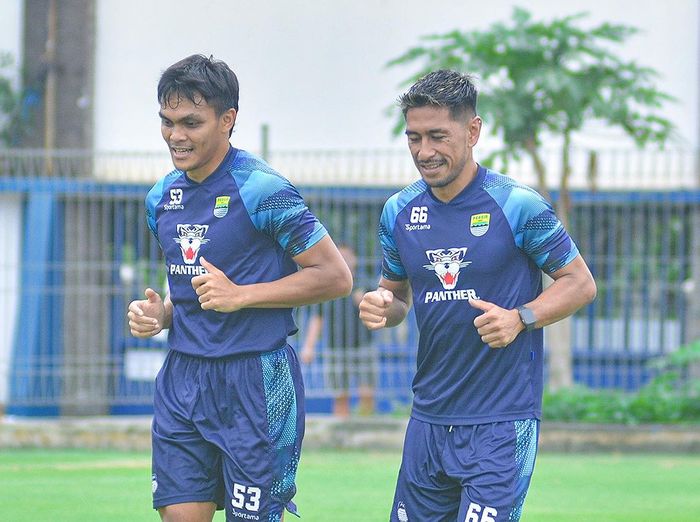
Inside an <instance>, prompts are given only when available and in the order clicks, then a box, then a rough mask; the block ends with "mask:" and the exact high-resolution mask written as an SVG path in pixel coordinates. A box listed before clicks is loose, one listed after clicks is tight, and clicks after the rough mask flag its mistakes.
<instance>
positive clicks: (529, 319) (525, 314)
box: [518, 306, 537, 330]
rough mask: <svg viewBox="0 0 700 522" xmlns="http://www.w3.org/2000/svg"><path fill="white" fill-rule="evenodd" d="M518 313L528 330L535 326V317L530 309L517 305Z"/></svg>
mask: <svg viewBox="0 0 700 522" xmlns="http://www.w3.org/2000/svg"><path fill="white" fill-rule="evenodd" d="M518 313H519V314H520V319H521V320H522V322H523V324H524V325H525V326H526V328H527V329H528V330H532V329H533V328H534V327H535V323H536V322H537V319H536V318H535V314H534V313H533V311H532V310H530V309H529V308H528V307H526V306H520V307H518Z"/></svg>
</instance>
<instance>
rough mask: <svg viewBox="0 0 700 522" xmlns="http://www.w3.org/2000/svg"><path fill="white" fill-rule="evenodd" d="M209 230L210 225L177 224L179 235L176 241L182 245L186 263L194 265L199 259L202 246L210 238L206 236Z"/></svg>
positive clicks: (181, 248)
mask: <svg viewBox="0 0 700 522" xmlns="http://www.w3.org/2000/svg"><path fill="white" fill-rule="evenodd" d="M207 230H209V225H190V224H182V225H178V226H177V234H178V237H176V238H174V239H175V242H176V243H178V244H179V245H180V251H181V252H182V260H183V261H184V262H185V264H186V265H193V264H194V263H195V261H196V260H197V254H198V253H199V249H200V247H201V246H202V245H203V244H204V243H208V242H209V240H208V239H206V238H205V237H204V236H205V235H206V233H207Z"/></svg>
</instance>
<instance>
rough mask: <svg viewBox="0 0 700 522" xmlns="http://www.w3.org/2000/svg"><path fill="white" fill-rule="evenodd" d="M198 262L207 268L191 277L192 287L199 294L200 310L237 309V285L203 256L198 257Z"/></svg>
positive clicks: (226, 311) (232, 310) (238, 306)
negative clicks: (204, 271)
mask: <svg viewBox="0 0 700 522" xmlns="http://www.w3.org/2000/svg"><path fill="white" fill-rule="evenodd" d="M199 262H200V263H201V265H202V266H203V267H204V268H206V269H207V273H206V274H202V275H198V276H195V277H193V278H192V288H194V291H195V292H196V293H197V296H199V297H198V299H199V304H200V306H201V307H202V310H214V311H216V312H225V313H228V312H235V311H236V310H239V309H240V308H241V306H240V305H239V304H237V303H236V296H237V295H238V285H236V284H235V283H234V282H233V281H231V280H230V279H229V278H228V277H226V274H225V273H224V272H222V271H221V270H219V269H218V268H217V267H215V266H214V265H212V264H211V263H210V262H209V261H207V260H206V259H204V257H203V256H202V257H200V258H199Z"/></svg>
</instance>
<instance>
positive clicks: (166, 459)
mask: <svg viewBox="0 0 700 522" xmlns="http://www.w3.org/2000/svg"><path fill="white" fill-rule="evenodd" d="M198 364H199V361H197V360H196V359H192V358H188V357H187V356H181V355H178V354H175V355H173V356H172V357H171V356H170V355H169V356H168V359H166V362H165V364H164V367H163V368H164V369H163V370H162V371H161V372H160V373H159V375H158V378H157V380H156V389H155V393H154V416H153V423H152V430H151V441H152V473H153V475H152V490H153V507H154V508H156V509H158V508H162V507H165V506H169V505H174V504H183V503H189V502H216V503H218V504H221V503H222V502H223V480H222V474H221V456H220V453H219V450H218V448H217V447H216V446H214V445H213V444H211V443H210V442H208V441H207V440H205V439H204V437H203V436H202V434H201V433H200V432H199V430H198V429H197V428H196V426H195V424H194V423H193V421H192V420H191V419H190V418H189V416H188V413H187V412H188V410H190V409H191V405H190V404H189V402H188V401H190V398H189V396H188V394H185V393H183V392H182V390H183V389H184V388H185V386H183V384H182V382H183V381H182V379H183V376H189V374H190V373H191V372H193V371H195V370H196V369H195V368H194V367H193V365H195V366H196V365H198ZM188 378H189V377H188ZM189 395H196V394H189Z"/></svg>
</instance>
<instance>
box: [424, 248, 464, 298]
mask: <svg viewBox="0 0 700 522" xmlns="http://www.w3.org/2000/svg"><path fill="white" fill-rule="evenodd" d="M466 253H467V247H461V248H448V249H447V250H445V249H439V250H426V252H425V255H426V256H428V261H430V264H428V265H423V268H425V269H427V270H433V271H434V272H435V275H436V276H437V278H438V279H439V280H440V282H441V283H442V286H443V288H444V289H445V290H452V289H454V287H455V286H456V285H457V279H458V278H459V271H460V269H462V268H464V267H465V266H467V265H470V264H471V261H465V260H464V255H465V254H466Z"/></svg>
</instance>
